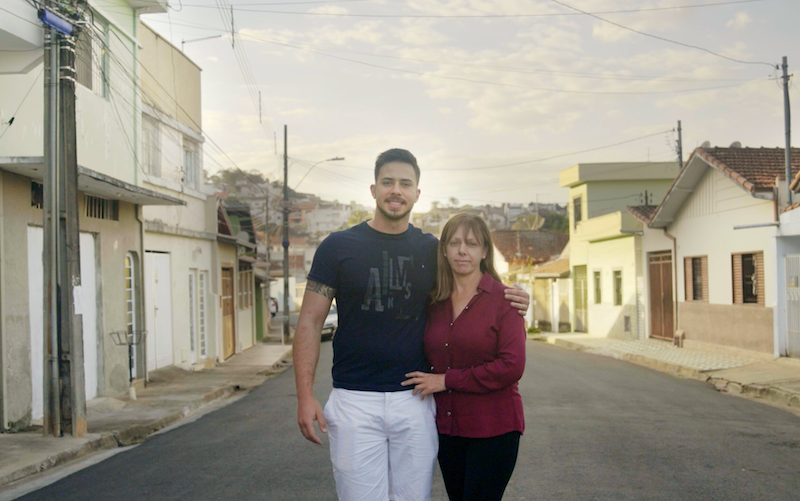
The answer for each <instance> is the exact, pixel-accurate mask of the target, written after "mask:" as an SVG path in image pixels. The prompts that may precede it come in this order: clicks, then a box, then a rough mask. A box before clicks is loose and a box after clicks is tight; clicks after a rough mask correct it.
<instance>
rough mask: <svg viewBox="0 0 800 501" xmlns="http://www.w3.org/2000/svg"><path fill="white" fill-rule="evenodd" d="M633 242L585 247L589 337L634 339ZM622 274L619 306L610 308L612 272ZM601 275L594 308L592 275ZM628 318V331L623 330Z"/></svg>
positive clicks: (629, 239)
mask: <svg viewBox="0 0 800 501" xmlns="http://www.w3.org/2000/svg"><path fill="white" fill-rule="evenodd" d="M636 257H637V256H636V238H635V237H634V236H633V235H630V236H625V237H621V238H616V239H612V240H604V241H601V242H593V243H591V244H589V261H588V263H587V269H586V275H587V285H588V288H589V334H591V335H595V336H607V337H613V338H618V339H636V337H637V335H636V333H637V329H638V325H637V311H636V291H637V284H636ZM616 270H619V271H622V304H621V305H619V306H617V305H614V287H613V284H614V280H613V279H614V275H613V274H614V271H616ZM596 271H599V272H600V273H601V289H602V290H601V298H600V300H601V302H600V303H599V304H596V302H595V291H594V273H595V272H596ZM625 317H629V318H628V322H629V324H628V330H626V329H625Z"/></svg>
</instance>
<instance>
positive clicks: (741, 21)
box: [725, 12, 753, 30]
mask: <svg viewBox="0 0 800 501" xmlns="http://www.w3.org/2000/svg"><path fill="white" fill-rule="evenodd" d="M752 22H753V19H752V18H751V17H750V16H749V15H748V14H747V12H737V13H736V15H735V16H734V17H733V19H731V20H730V21H728V22H727V23H726V24H725V26H727V27H728V28H733V29H734V30H741V29H743V28H745V27H746V26H747V25H748V24H750V23H752Z"/></svg>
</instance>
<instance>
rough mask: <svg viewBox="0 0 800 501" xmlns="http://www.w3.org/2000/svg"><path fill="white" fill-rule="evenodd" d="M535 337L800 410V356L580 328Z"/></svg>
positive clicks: (533, 337)
mask: <svg viewBox="0 0 800 501" xmlns="http://www.w3.org/2000/svg"><path fill="white" fill-rule="evenodd" d="M529 337H530V338H531V339H535V340H538V341H543V342H547V343H549V344H552V345H555V346H560V347H562V348H568V349H573V350H579V351H585V352H587V353H593V354H597V355H603V356H609V357H613V358H617V359H621V360H626V361H629V362H633V363H635V364H638V365H643V366H646V367H649V368H651V369H655V370H658V371H661V372H667V373H670V374H674V375H677V376H681V377H688V378H693V379H698V380H700V381H705V382H708V383H710V384H712V385H714V387H715V388H716V389H717V390H719V391H721V392H726V393H731V394H734V395H740V396H744V397H752V398H755V399H760V400H762V401H764V402H766V403H769V404H772V405H777V406H779V407H783V408H784V409H786V410H788V411H790V412H792V413H794V414H797V415H799V416H800V360H796V359H791V358H778V359H775V358H773V357H772V356H770V355H766V354H760V353H753V352H747V351H744V350H725V349H719V350H716V349H712V348H711V347H706V346H704V347H702V348H699V347H692V348H678V347H675V346H673V345H672V343H669V342H667V341H659V340H655V339H642V340H636V341H622V340H619V339H609V338H601V337H593V336H590V335H588V334H574V333H572V334H552V335H548V334H540V335H534V336H529Z"/></svg>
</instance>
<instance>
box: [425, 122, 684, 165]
mask: <svg viewBox="0 0 800 501" xmlns="http://www.w3.org/2000/svg"><path fill="white" fill-rule="evenodd" d="M670 130H671V129H667V130H662V131H659V132H654V133H652V134H646V135H644V136H639V137H635V138H633V139H627V140H625V141H620V142H618V143H613V144H607V145H604V146H596V147H594V148H587V149H585V150H577V151H571V152H569V153H561V154H559V155H553V156H550V157H543V158H536V159H533V160H523V161H520V162H512V163H508V164H500V165H489V166H484V167H466V168H461V167H459V168H454V169H426V172H436V171H440V172H441V171H445V172H447V171H449V172H464V171H474V170H489V169H500V168H503V167H512V166H515V165H524V164H532V163H538V162H546V161H547V160H553V159H556V158H563V157H568V156H571V155H578V154H580V153H588V152H590V151H598V150H604V149H606V148H613V147H614V146H620V145H623V144H628V143H632V142H634V141H640V140H642V139H647V138H648V137H653V136H659V135H661V134H666V133H668V132H670Z"/></svg>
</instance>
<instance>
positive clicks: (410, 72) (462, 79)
mask: <svg viewBox="0 0 800 501" xmlns="http://www.w3.org/2000/svg"><path fill="white" fill-rule="evenodd" d="M242 36H244V37H245V38H249V39H251V40H257V41H262V42H265V43H271V44H274V45H280V46H283V47H290V48H293V49H297V50H302V51H305V52H311V53H313V54H318V55H321V56H325V57H329V58H332V59H338V60H341V61H347V62H350V63H354V64H359V65H362V66H367V67H370V68H379V69H384V70H388V71H393V72H397V73H403V74H408V75H416V76H422V77H429V78H436V79H443V80H455V81H460V82H469V83H476V84H482V85H491V86H496V87H507V88H514V89H524V90H534V91H541V92H553V93H557V94H580V95H624V96H635V95H657V94H677V93H689V92H703V91H709V90H720V89H730V88H734V87H741V86H742V85H748V84H752V83H760V82H764V81H767V79H762V78H759V79H753V80H749V81H747V82H745V83H742V84H736V85H720V86H715V87H702V88H695V89H678V90H668V91H591V90H570V89H564V88H549V87H533V86H528V85H517V84H508V83H502V82H493V81H490V80H477V79H472V78H465V77H455V76H447V75H438V74H435V73H427V72H422V71H414V70H404V69H401V68H393V67H390V66H383V65H380V64H374V63H368V62H365V61H359V60H357V59H351V58H347V57H341V56H336V55H334V54H327V53H325V52H321V51H318V50H313V49H305V48H303V47H300V46H298V45H294V44H289V43H285V42H278V41H276V40H268V39H263V38H259V37H254V36H252V35H247V34H242Z"/></svg>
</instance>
